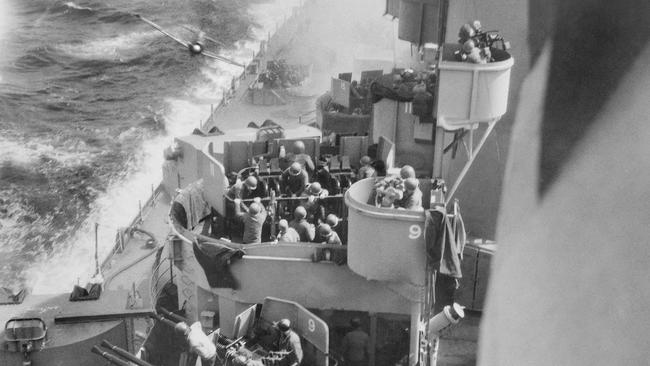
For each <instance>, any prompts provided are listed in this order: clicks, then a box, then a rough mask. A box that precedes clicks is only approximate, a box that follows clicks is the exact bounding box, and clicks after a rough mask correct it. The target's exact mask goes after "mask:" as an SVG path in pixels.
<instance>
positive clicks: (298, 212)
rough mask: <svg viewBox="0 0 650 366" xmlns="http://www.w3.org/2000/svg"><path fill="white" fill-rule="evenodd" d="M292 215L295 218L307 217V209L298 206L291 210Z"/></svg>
mask: <svg viewBox="0 0 650 366" xmlns="http://www.w3.org/2000/svg"><path fill="white" fill-rule="evenodd" d="M293 217H294V218H296V220H302V219H304V218H305V217H307V210H306V209H305V208H304V207H302V206H298V207H296V209H295V210H293Z"/></svg>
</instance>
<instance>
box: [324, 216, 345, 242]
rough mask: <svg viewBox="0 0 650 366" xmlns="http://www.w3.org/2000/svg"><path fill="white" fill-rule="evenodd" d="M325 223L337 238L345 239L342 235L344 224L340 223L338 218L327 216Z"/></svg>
mask: <svg viewBox="0 0 650 366" xmlns="http://www.w3.org/2000/svg"><path fill="white" fill-rule="evenodd" d="M325 223H326V224H327V225H329V226H330V227H331V228H332V230H334V231H335V232H336V235H338V237H339V238H344V237H345V235H344V233H343V225H344V223H343V222H342V220H341V219H339V218H338V216H336V215H335V214H333V213H331V214H329V215H327V218H326V219H325Z"/></svg>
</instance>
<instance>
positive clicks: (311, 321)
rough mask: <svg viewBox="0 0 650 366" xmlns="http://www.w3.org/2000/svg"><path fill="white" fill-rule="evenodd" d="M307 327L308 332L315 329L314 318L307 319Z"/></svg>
mask: <svg viewBox="0 0 650 366" xmlns="http://www.w3.org/2000/svg"><path fill="white" fill-rule="evenodd" d="M307 327H308V328H309V331H310V332H313V331H314V330H316V323H315V322H314V319H309V320H308V321H307Z"/></svg>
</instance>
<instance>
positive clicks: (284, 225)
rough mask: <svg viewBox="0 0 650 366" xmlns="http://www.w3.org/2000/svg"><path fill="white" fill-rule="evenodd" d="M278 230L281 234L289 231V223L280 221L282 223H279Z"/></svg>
mask: <svg viewBox="0 0 650 366" xmlns="http://www.w3.org/2000/svg"><path fill="white" fill-rule="evenodd" d="M278 229H279V230H280V231H281V232H285V231H287V229H289V222H288V221H287V220H285V219H282V220H280V222H278Z"/></svg>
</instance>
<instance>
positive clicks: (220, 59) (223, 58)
mask: <svg viewBox="0 0 650 366" xmlns="http://www.w3.org/2000/svg"><path fill="white" fill-rule="evenodd" d="M201 54H202V55H204V56H207V57H210V58H213V59H215V60H219V61H221V62H225V63H228V64H231V65H235V66H239V67H244V65H242V64H240V63H238V62H235V61H233V60H231V59H229V58H226V57H223V56H219V55H216V54H214V53H212V52H209V51H203V52H201Z"/></svg>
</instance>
